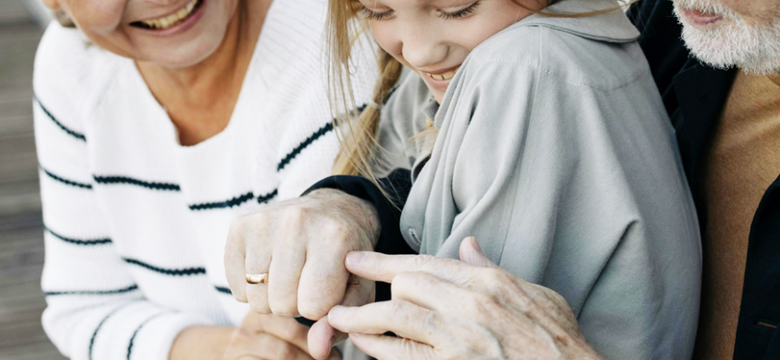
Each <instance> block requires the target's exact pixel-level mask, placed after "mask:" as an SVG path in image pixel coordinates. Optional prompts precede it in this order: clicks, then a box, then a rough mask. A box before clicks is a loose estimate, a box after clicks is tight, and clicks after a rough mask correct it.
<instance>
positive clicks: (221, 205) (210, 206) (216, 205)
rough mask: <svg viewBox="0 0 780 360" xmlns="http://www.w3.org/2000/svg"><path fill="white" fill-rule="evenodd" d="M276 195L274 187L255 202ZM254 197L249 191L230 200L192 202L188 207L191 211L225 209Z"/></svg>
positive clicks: (263, 201) (277, 192) (266, 200)
mask: <svg viewBox="0 0 780 360" xmlns="http://www.w3.org/2000/svg"><path fill="white" fill-rule="evenodd" d="M277 195H279V189H274V191H271V192H270V193H268V194H265V195H260V196H258V197H257V202H258V203H259V204H265V203H267V202H269V201H271V200H273V199H274V198H275V197H276V196H277ZM254 197H255V194H254V193H253V192H251V191H250V192H248V193H246V194H243V195H239V196H236V197H234V198H232V199H230V200H225V201H216V202H210V203H203V204H193V205H190V206H189V208H190V210H192V211H201V210H214V209H227V208H232V207H234V206H240V205H242V204H244V203H246V202H247V201H249V200H252V199H253V198H254Z"/></svg>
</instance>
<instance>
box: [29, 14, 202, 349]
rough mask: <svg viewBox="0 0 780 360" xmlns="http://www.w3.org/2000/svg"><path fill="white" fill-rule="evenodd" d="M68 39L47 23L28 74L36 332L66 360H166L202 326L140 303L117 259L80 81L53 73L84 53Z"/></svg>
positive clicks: (188, 316)
mask: <svg viewBox="0 0 780 360" xmlns="http://www.w3.org/2000/svg"><path fill="white" fill-rule="evenodd" d="M70 31H71V30H65V29H61V28H59V25H56V24H55V25H51V27H50V29H49V31H48V32H47V35H46V37H44V40H43V42H42V43H41V47H40V49H39V52H38V55H37V56H38V58H37V59H36V66H35V80H34V83H35V86H34V87H35V90H36V93H37V97H36V99H35V101H34V103H33V107H34V109H33V113H34V122H35V141H36V147H37V153H38V161H39V166H40V171H39V175H40V185H41V198H42V205H43V222H44V226H45V233H44V242H45V247H46V257H45V264H44V269H43V276H42V280H41V286H42V288H43V292H44V294H45V296H46V302H47V308H46V309H45V311H44V313H43V318H42V321H43V327H44V330H45V331H46V334H47V335H48V336H49V338H50V339H51V341H52V342H53V343H54V344H55V345H56V347H57V348H58V349H59V350H60V352H62V353H63V354H64V355H65V356H67V357H69V358H71V359H74V360H86V359H105V360H111V359H116V360H120V359H122V360H125V359H151V360H165V359H168V353H169V351H170V347H171V345H172V342H173V341H174V339H175V338H176V336H177V335H178V333H179V332H180V331H181V330H182V329H184V328H185V327H187V326H190V325H193V324H207V323H209V321H208V320H207V319H205V318H203V317H202V316H200V315H198V314H195V313H181V312H176V311H173V310H171V309H168V308H164V307H161V306H158V305H156V304H154V303H152V302H150V301H147V300H146V299H145V298H144V294H143V289H141V288H139V287H138V285H137V284H136V283H135V281H134V279H133V277H132V276H131V275H130V273H129V271H128V270H127V268H126V264H125V263H124V261H123V260H122V258H121V257H120V256H119V254H118V253H117V250H116V248H115V246H114V243H113V240H112V239H111V231H110V227H109V226H108V224H107V223H106V221H105V219H104V217H103V215H102V213H101V206H100V203H99V200H98V198H97V195H96V194H95V189H94V188H93V179H92V175H91V172H90V166H89V160H88V155H87V144H88V141H89V140H90V139H89V136H88V135H87V134H85V129H84V127H83V126H82V124H81V123H80V120H79V118H78V115H77V114H78V111H77V110H78V108H79V106H78V104H79V102H78V100H79V98H78V95H72V93H73V89H78V88H79V86H80V85H83V84H82V83H80V82H79V81H81V80H83V79H84V77H83V76H74V74H73V72H74V71H73V69H69V68H67V67H66V68H64V69H63V66H62V63H63V61H64V60H63V59H70V60H74V61H75V60H78V59H81V58H82V57H83V55H84V54H83V52H82V51H83V49H84V47H83V45H82V46H81V47H79V46H78V45H79V44H73V42H74V41H71V40H72V38H73V37H76V38H77V36H76V35H75V34H67V32H70ZM74 32H75V31H74ZM74 45H75V46H74ZM86 68H88V66H87V67H86ZM79 71H81V70H79ZM71 86H72V88H71ZM68 89H70V90H68Z"/></svg>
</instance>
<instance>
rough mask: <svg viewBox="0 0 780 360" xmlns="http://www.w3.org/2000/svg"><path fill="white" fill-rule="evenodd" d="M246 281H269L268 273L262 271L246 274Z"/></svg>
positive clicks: (255, 282)
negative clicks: (260, 272)
mask: <svg viewBox="0 0 780 360" xmlns="http://www.w3.org/2000/svg"><path fill="white" fill-rule="evenodd" d="M246 282H247V284H252V285H256V284H265V283H267V282H268V273H262V274H249V273H247V274H246Z"/></svg>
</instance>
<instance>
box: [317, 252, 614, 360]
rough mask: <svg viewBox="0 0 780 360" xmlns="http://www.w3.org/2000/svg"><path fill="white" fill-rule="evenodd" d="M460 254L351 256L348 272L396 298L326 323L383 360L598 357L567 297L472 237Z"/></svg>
mask: <svg viewBox="0 0 780 360" xmlns="http://www.w3.org/2000/svg"><path fill="white" fill-rule="evenodd" d="M460 257H461V260H462V262H461V261H457V260H452V259H440V258H434V257H430V256H423V255H416V256H415V255H412V256H387V255H381V254H377V253H371V252H355V253H351V254H349V256H348V257H347V261H346V265H347V268H348V269H349V271H351V272H352V273H354V274H356V275H358V276H361V277H364V278H367V279H371V280H376V281H384V282H392V293H393V299H392V300H391V301H388V302H381V303H373V304H369V305H365V306H361V307H345V306H337V307H334V308H333V309H332V310H331V311H330V313H329V315H328V321H329V323H330V324H331V326H333V327H334V328H336V329H338V330H340V331H343V332H347V333H349V334H350V335H349V336H350V338H351V339H352V341H353V342H354V343H355V345H357V346H358V347H359V348H360V349H361V350H363V351H364V352H365V353H366V354H368V355H370V356H373V357H376V358H378V359H381V360H387V359H599V356H598V354H596V352H595V351H594V350H593V349H591V348H590V347H589V346H588V344H587V342H586V341H585V339H584V338H583V336H582V334H581V333H580V330H579V327H578V326H577V321H576V319H575V317H574V314H573V313H572V311H571V308H570V307H569V305H568V304H567V303H566V301H565V300H564V299H563V297H561V296H560V295H558V294H557V293H556V292H554V291H552V290H550V289H547V288H544V287H541V286H538V285H534V284H530V283H528V282H525V281H523V280H521V279H519V278H517V277H515V276H513V275H512V274H510V273H508V272H506V271H504V270H502V269H500V268H498V267H497V266H496V265H495V264H493V263H492V262H491V261H490V260H489V259H487V258H486V257H485V256H484V255H482V252H481V250H480V249H479V245H478V244H477V242H476V240H475V239H474V238H467V239H466V240H464V241H463V243H461V247H460ZM388 331H391V332H393V333H395V334H397V335H398V336H399V337H398V338H396V337H391V336H385V335H382V334H384V333H385V332H388Z"/></svg>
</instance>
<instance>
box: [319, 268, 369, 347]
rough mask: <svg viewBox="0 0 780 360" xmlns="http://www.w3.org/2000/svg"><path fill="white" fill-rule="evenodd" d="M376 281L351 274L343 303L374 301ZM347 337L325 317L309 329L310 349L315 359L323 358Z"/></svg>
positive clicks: (353, 304)
mask: <svg viewBox="0 0 780 360" xmlns="http://www.w3.org/2000/svg"><path fill="white" fill-rule="evenodd" d="M374 288H375V283H374V282H373V281H369V280H365V279H361V278H358V277H355V276H350V283H349V285H348V286H347V291H346V295H344V300H343V301H342V302H341V305H344V306H360V305H364V304H367V303H369V302H373V300H374V291H375V290H374ZM346 339H347V334H345V333H343V332H341V331H337V330H335V329H334V328H333V327H332V326H330V323H328V321H327V317H323V318H322V319H320V320H319V321H317V322H316V323H315V324H314V325H313V326H312V327H311V330H309V349H310V351H311V355H312V356H313V357H314V358H315V359H323V358H325V357H326V356H328V352H329V351H330V350H331V349H332V348H333V346H334V345H336V344H339V343H341V342H343V341H344V340H346Z"/></svg>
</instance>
